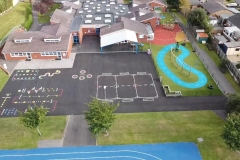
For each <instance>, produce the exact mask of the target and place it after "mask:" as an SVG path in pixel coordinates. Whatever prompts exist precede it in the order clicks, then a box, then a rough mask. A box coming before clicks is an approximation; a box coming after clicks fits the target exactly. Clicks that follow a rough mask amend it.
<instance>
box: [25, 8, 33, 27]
mask: <svg viewBox="0 0 240 160" xmlns="http://www.w3.org/2000/svg"><path fill="white" fill-rule="evenodd" d="M25 14H26V19H25V22H24V23H23V27H24V28H25V29H26V30H29V28H30V27H31V26H32V23H33V17H32V8H31V7H28V8H27V9H26V12H25Z"/></svg>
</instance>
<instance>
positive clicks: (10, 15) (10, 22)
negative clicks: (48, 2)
mask: <svg viewBox="0 0 240 160" xmlns="http://www.w3.org/2000/svg"><path fill="white" fill-rule="evenodd" d="M29 6H30V3H25V2H19V3H18V4H17V5H16V6H15V7H13V8H12V9H11V10H9V11H8V12H7V13H4V14H3V15H2V16H0V22H1V25H0V31H1V32H0V40H1V39H3V38H4V37H5V36H6V35H7V34H8V32H9V31H11V30H12V28H13V27H15V26H17V25H21V24H22V23H23V22H24V21H25V19H26V15H25V12H26V8H27V7H29Z"/></svg>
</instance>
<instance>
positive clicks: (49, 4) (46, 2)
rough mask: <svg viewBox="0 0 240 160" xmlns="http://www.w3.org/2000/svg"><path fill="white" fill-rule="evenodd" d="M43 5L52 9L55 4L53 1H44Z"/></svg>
mask: <svg viewBox="0 0 240 160" xmlns="http://www.w3.org/2000/svg"><path fill="white" fill-rule="evenodd" d="M41 3H45V4H46V5H47V6H48V7H51V6H52V5H53V3H54V1H53V0H42V2H41Z"/></svg>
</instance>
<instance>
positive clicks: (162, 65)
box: [157, 44, 207, 89]
mask: <svg viewBox="0 0 240 160" xmlns="http://www.w3.org/2000/svg"><path fill="white" fill-rule="evenodd" d="M175 46H176V44H171V45H167V46H165V47H164V48H163V49H162V50H160V51H159V52H158V55H157V64H158V66H159V68H160V69H161V70H162V71H163V72H164V74H165V75H166V76H168V77H169V78H170V79H171V80H172V81H173V82H174V83H176V84H178V85H179V86H182V87H185V88H190V89H196V88H201V87H203V86H204V85H206V83H207V77H206V75H205V74H204V73H202V72H201V71H198V70H197V69H195V68H193V67H191V73H193V74H195V75H196V76H197V77H198V81H196V82H193V83H191V82H185V81H183V80H181V79H180V78H179V77H178V76H176V75H175V74H174V73H173V72H172V71H171V70H170V69H169V68H168V67H167V66H166V64H165V62H164V57H165V56H166V54H167V53H168V52H170V51H171V48H175ZM179 50H181V51H182V53H181V54H180V55H179V56H178V57H177V58H178V59H179V60H181V61H184V59H185V58H186V57H188V56H189V54H190V53H189V51H188V50H187V48H185V47H183V46H181V45H180V46H179ZM176 63H178V65H181V64H180V62H179V61H178V60H177V59H176ZM183 68H184V69H185V70H189V69H188V68H186V65H183Z"/></svg>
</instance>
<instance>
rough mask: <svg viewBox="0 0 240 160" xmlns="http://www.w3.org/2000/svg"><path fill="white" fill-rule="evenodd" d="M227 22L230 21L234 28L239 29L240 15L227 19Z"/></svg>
mask: <svg viewBox="0 0 240 160" xmlns="http://www.w3.org/2000/svg"><path fill="white" fill-rule="evenodd" d="M228 21H230V22H231V23H232V24H233V25H234V26H236V27H238V28H239V29H240V13H238V14H235V15H233V16H231V17H229V18H228Z"/></svg>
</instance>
